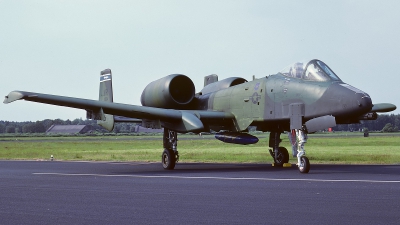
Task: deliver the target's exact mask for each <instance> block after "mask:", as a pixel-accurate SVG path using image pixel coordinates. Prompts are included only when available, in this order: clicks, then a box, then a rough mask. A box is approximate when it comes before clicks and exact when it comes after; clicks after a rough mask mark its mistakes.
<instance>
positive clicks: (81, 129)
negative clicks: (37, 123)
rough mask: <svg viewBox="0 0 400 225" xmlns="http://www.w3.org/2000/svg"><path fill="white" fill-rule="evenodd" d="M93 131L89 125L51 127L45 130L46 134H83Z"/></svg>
mask: <svg viewBox="0 0 400 225" xmlns="http://www.w3.org/2000/svg"><path fill="white" fill-rule="evenodd" d="M91 131H93V128H92V126H90V125H52V126H51V127H50V128H49V129H47V131H46V133H48V134H78V133H79V134H85V133H90V132H91Z"/></svg>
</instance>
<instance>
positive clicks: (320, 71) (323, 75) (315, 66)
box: [280, 59, 340, 82]
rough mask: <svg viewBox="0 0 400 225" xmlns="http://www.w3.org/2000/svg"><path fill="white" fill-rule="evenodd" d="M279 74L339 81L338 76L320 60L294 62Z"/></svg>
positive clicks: (307, 78)
mask: <svg viewBox="0 0 400 225" xmlns="http://www.w3.org/2000/svg"><path fill="white" fill-rule="evenodd" d="M280 73H281V74H283V75H285V76H288V77H294V78H300V79H304V80H310V81H320V82H324V81H340V78H339V77H338V76H337V75H336V74H335V73H334V72H333V71H332V70H331V69H330V68H329V67H328V66H327V65H326V64H325V63H324V62H322V61H320V60H318V59H314V60H311V61H306V63H304V62H296V63H294V64H291V65H289V66H288V67H286V68H285V69H284V70H282V71H281V72H280Z"/></svg>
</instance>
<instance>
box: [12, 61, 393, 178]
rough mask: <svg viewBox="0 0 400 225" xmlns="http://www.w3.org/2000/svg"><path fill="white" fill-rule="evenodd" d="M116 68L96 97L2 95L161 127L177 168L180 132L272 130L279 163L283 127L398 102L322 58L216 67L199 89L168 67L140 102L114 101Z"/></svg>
mask: <svg viewBox="0 0 400 225" xmlns="http://www.w3.org/2000/svg"><path fill="white" fill-rule="evenodd" d="M111 79H112V75H111V70H110V69H106V70H103V71H101V73H100V91H99V100H89V99H81V98H71V97H65V96H56V95H48V94H40V93H34V92H26V91H12V92H10V93H9V94H8V95H7V96H6V97H5V100H4V103H10V102H13V101H16V100H20V99H24V100H26V101H32V102H39V103H45V104H52V105H59V106H66V107H72V108H78V109H84V110H86V111H87V118H88V119H94V120H97V122H98V123H99V124H100V125H102V126H103V127H105V128H106V129H108V130H110V131H111V130H113V128H114V123H115V122H133V121H135V122H137V121H141V122H142V125H143V126H145V127H151V128H161V127H163V128H164V135H163V147H164V150H163V152H162V157H161V161H162V165H163V167H164V169H168V170H171V169H174V167H175V163H176V162H177V161H178V160H179V154H178V150H177V133H187V132H194V133H200V132H209V131H210V130H213V131H217V133H216V138H217V139H219V140H221V141H224V142H228V143H234V144H252V143H256V142H257V141H258V138H257V137H255V136H252V135H250V134H248V132H247V131H248V128H249V126H256V127H257V130H260V131H264V132H267V131H269V132H270V138H269V147H270V148H271V149H270V150H269V151H270V153H271V156H272V157H273V159H274V165H275V166H282V165H284V164H285V163H287V162H288V161H289V154H288V151H287V150H286V149H285V148H284V147H280V146H279V144H280V142H281V139H280V134H281V133H283V132H284V131H291V130H295V129H297V130H302V131H305V132H308V133H313V132H316V131H318V130H322V129H327V128H330V127H334V126H336V125H337V124H350V123H359V122H360V121H361V120H374V119H376V118H377V113H379V112H390V111H393V110H395V109H396V106H395V105H393V104H389V103H381V104H373V103H372V100H371V97H370V96H369V95H368V94H367V93H365V92H364V91H361V90H359V89H357V88H355V87H353V86H350V85H348V84H346V83H344V82H343V81H342V80H341V79H340V78H339V77H338V76H337V75H336V74H335V73H334V72H333V71H332V70H331V69H330V68H329V67H328V66H327V65H326V64H325V63H324V62H322V61H320V60H316V59H314V60H310V61H307V62H297V63H294V64H292V65H290V66H288V67H287V68H286V69H284V70H283V71H281V72H279V73H277V74H275V75H270V76H266V77H263V78H260V79H253V80H252V81H247V80H245V79H244V78H240V77H230V78H227V79H224V80H221V81H218V76H217V75H209V76H206V77H205V79H204V88H203V89H202V90H201V91H200V92H198V93H196V92H195V87H194V84H193V82H192V80H191V79H190V78H189V77H187V76H185V75H182V74H171V75H168V76H165V77H163V78H161V79H159V80H156V81H153V82H151V83H150V84H148V85H147V86H146V88H145V89H144V91H143V93H142V96H141V103H142V105H143V106H137V105H128V104H121V103H115V102H113V90H112V81H111ZM298 162H299V163H298V167H299V171H300V172H302V173H308V171H309V169H310V163H309V160H308V158H307V157H306V156H305V154H303V155H298Z"/></svg>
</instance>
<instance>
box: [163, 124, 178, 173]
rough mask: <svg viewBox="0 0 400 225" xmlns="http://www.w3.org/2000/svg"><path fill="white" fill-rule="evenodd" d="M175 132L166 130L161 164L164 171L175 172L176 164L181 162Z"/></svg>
mask: <svg viewBox="0 0 400 225" xmlns="http://www.w3.org/2000/svg"><path fill="white" fill-rule="evenodd" d="M177 136H178V135H177V133H176V132H175V131H172V130H169V129H167V128H164V135H163V146H164V151H163V153H162V155H161V163H162V166H163V167H164V169H166V170H173V169H174V168H175V164H176V163H177V162H178V161H179V153H178V149H177V145H178V138H177Z"/></svg>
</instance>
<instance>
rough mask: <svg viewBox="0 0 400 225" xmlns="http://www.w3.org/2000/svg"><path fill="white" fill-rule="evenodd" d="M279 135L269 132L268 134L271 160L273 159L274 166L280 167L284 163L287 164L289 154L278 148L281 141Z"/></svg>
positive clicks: (285, 150)
mask: <svg viewBox="0 0 400 225" xmlns="http://www.w3.org/2000/svg"><path fill="white" fill-rule="evenodd" d="M280 136H281V133H279V132H271V133H270V134H269V147H271V148H272V150H271V149H270V150H269V153H270V154H271V156H272V158H273V159H274V166H276V167H282V166H283V165H284V164H285V163H288V162H289V153H288V150H287V149H286V148H284V147H279V144H280V143H281V141H282V139H280Z"/></svg>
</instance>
